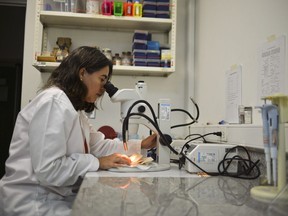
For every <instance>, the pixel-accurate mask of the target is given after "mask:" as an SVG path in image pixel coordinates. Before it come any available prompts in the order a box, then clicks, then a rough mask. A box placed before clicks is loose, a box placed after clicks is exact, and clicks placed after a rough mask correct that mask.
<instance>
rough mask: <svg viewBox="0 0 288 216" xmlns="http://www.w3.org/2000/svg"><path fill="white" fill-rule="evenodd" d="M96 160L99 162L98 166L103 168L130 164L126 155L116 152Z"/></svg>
mask: <svg viewBox="0 0 288 216" xmlns="http://www.w3.org/2000/svg"><path fill="white" fill-rule="evenodd" d="M98 160H99V164H100V165H99V168H100V169H103V170H106V169H109V168H113V167H120V166H123V165H130V164H131V160H130V158H129V157H128V156H126V155H122V154H117V153H114V154H112V155H108V156H104V157H101V158H98Z"/></svg>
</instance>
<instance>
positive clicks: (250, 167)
mask: <svg viewBox="0 0 288 216" xmlns="http://www.w3.org/2000/svg"><path fill="white" fill-rule="evenodd" d="M138 103H145V104H146V105H147V106H148V107H149V109H150V111H151V113H152V116H153V120H152V119H151V118H150V117H148V116H147V115H145V114H143V113H131V110H132V109H133V107H134V106H135V105H137V104H138ZM131 116H141V117H143V118H146V119H147V120H148V121H149V122H150V123H151V124H152V125H153V126H154V128H155V130H156V131H157V132H158V134H159V136H160V141H161V144H162V145H165V146H167V147H168V148H169V149H170V150H171V151H172V152H173V153H174V154H176V155H179V154H180V155H181V156H182V157H181V158H180V159H179V169H181V168H182V166H183V164H184V163H185V159H186V160H187V161H189V162H190V163H192V164H193V165H194V166H196V167H197V168H198V169H199V170H201V171H202V172H204V173H206V174H208V175H210V176H230V177H234V178H241V179H256V178H258V177H259V176H260V174H261V173H260V169H259V167H258V165H257V164H258V163H259V161H260V160H257V161H256V162H255V163H254V162H253V161H252V160H251V157H250V154H249V152H248V151H247V149H246V148H245V147H243V146H235V147H233V148H231V149H229V151H228V152H227V153H226V154H225V156H224V158H223V160H222V161H221V162H220V163H219V164H218V173H210V172H207V171H205V170H204V169H202V168H201V167H199V166H198V165H197V164H195V163H194V162H193V161H192V160H191V159H190V158H188V157H187V156H186V154H185V153H184V148H187V149H188V148H189V147H190V146H189V145H188V143H189V142H192V141H193V140H196V139H199V138H203V137H205V136H208V135H216V136H221V132H213V133H207V134H204V135H200V136H198V137H196V138H194V139H191V140H189V141H187V142H186V143H185V144H184V146H183V147H182V149H181V152H180V153H178V152H177V151H176V150H175V149H174V148H173V147H172V146H171V145H170V144H171V142H169V141H168V140H167V137H166V136H165V135H164V134H163V133H162V132H161V130H160V128H159V125H158V123H157V118H156V115H155V112H154V110H153V109H152V106H151V105H150V104H149V103H148V102H147V101H145V100H138V101H136V102H134V103H133V104H132V105H131V107H130V108H129V110H128V112H127V115H126V117H125V118H124V121H123V125H122V136H123V142H126V141H127V137H126V133H127V132H128V125H129V118H130V117H131ZM127 135H128V133H127ZM236 148H239V149H242V150H244V151H245V152H246V154H247V156H248V159H244V158H242V157H241V156H239V155H236V156H234V157H232V158H228V157H227V156H228V154H229V153H230V152H231V151H234V150H235V149H236ZM235 160H236V161H241V162H242V163H243V167H242V168H243V170H244V171H243V172H242V173H237V174H231V173H229V172H228V169H229V166H230V165H231V164H232V162H233V161H235ZM255 169H256V171H254V170H255ZM251 174H254V176H251Z"/></svg>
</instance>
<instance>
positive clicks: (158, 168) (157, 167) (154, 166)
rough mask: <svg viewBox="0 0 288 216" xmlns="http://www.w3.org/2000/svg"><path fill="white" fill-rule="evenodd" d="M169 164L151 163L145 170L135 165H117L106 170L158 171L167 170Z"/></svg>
mask: <svg viewBox="0 0 288 216" xmlns="http://www.w3.org/2000/svg"><path fill="white" fill-rule="evenodd" d="M169 169H170V164H157V163H153V164H152V165H151V167H150V168H149V169H147V170H142V169H139V168H137V167H118V168H111V169H108V171H112V172H159V171H164V170H169Z"/></svg>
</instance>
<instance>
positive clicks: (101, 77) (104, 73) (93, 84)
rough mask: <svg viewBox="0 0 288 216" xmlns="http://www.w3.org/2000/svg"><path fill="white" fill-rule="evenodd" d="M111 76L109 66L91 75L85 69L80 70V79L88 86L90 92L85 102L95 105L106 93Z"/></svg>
mask: <svg viewBox="0 0 288 216" xmlns="http://www.w3.org/2000/svg"><path fill="white" fill-rule="evenodd" d="M108 75H109V66H106V67H104V68H102V69H100V70H99V71H97V72H93V73H91V74H89V73H88V72H87V71H86V70H85V69H84V68H83V69H81V70H80V79H81V80H82V82H83V83H84V84H85V85H86V86H87V89H88V92H87V95H86V97H85V101H86V102H89V103H94V102H95V101H96V100H97V99H98V98H99V97H101V96H102V95H103V94H104V93H105V88H104V85H105V83H106V82H107V79H108Z"/></svg>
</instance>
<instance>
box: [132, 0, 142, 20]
mask: <svg viewBox="0 0 288 216" xmlns="http://www.w3.org/2000/svg"><path fill="white" fill-rule="evenodd" d="M133 16H134V17H142V4H140V3H139V0H135V2H134V4H133Z"/></svg>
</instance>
